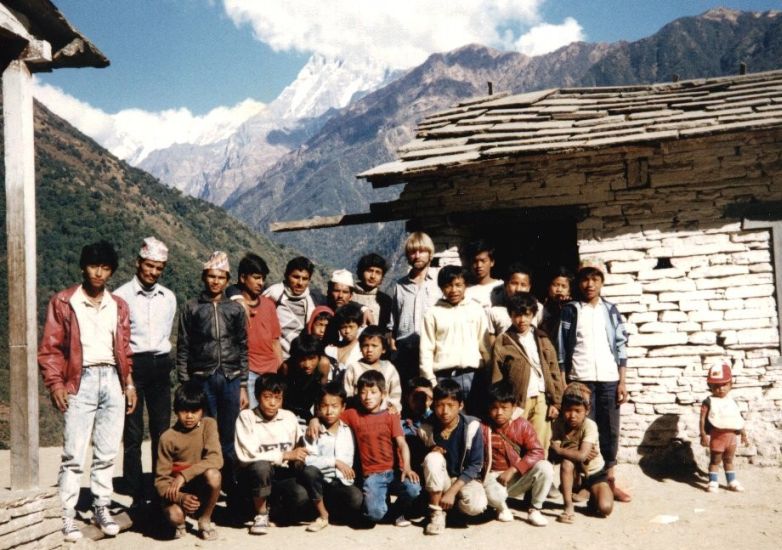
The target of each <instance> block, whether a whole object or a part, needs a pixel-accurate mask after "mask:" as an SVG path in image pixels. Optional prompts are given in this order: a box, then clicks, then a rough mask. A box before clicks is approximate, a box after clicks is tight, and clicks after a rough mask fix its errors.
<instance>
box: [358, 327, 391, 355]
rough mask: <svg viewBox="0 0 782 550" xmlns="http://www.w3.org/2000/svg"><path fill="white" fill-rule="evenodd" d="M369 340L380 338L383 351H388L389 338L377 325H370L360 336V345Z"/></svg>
mask: <svg viewBox="0 0 782 550" xmlns="http://www.w3.org/2000/svg"><path fill="white" fill-rule="evenodd" d="M369 338H380V343H381V344H382V345H383V351H387V350H388V338H387V337H386V331H385V330H383V329H382V328H380V327H379V326H377V325H369V326H368V327H366V328H364V330H363V331H362V332H361V334H359V336H358V345H359V346H360V345H361V344H363V343H364V340H368V339H369Z"/></svg>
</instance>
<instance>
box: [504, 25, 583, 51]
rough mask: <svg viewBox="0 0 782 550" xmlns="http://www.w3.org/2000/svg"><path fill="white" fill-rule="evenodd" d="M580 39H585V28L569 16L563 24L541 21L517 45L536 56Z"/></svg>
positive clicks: (519, 49) (517, 47)
mask: <svg viewBox="0 0 782 550" xmlns="http://www.w3.org/2000/svg"><path fill="white" fill-rule="evenodd" d="M580 40H584V29H583V28H582V27H581V25H579V24H578V21H576V20H575V19H573V18H572V17H568V18H566V19H565V21H564V22H563V23H562V24H561V25H552V24H550V23H541V24H539V25H536V26H534V27H532V28H531V29H530V30H529V31H527V32H526V33H525V34H524V35H522V36H521V37H520V38H519V39H518V40H517V41H516V42H515V46H516V50H518V51H520V52H521V53H523V54H526V55H529V56H534V55H542V54H544V53H548V52H553V51H554V50H556V49H559V48H561V47H562V46H566V45H567V44H570V43H571V42H577V41H580Z"/></svg>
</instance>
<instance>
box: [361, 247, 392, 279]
mask: <svg viewBox="0 0 782 550" xmlns="http://www.w3.org/2000/svg"><path fill="white" fill-rule="evenodd" d="M370 267H378V268H380V269H381V270H382V271H383V275H385V274H386V271H388V262H386V259H385V258H384V257H383V256H381V255H380V254H375V253H374V252H370V253H369V254H364V255H363V256H361V258H360V259H359V260H358V265H356V275H358V278H359V280H361V276H362V275H363V274H364V272H365V271H366V270H367V269H369V268H370Z"/></svg>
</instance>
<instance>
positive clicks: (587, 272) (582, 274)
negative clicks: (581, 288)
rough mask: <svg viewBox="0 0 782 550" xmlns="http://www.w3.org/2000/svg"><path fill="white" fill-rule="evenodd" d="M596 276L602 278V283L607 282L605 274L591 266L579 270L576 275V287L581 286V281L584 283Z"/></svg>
mask: <svg viewBox="0 0 782 550" xmlns="http://www.w3.org/2000/svg"><path fill="white" fill-rule="evenodd" d="M594 275H597V276H598V277H600V280H601V281H605V278H606V277H605V274H604V273H603V272H602V271H600V270H599V269H598V268H596V267H591V266H590V267H582V268H581V269H579V270H578V273H576V285H578V284H580V283H581V281H583V280H584V279H588V278H589V277H592V276H594Z"/></svg>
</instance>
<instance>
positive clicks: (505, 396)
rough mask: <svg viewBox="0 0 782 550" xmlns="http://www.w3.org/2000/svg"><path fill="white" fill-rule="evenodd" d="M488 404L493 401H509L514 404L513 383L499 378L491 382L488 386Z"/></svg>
mask: <svg viewBox="0 0 782 550" xmlns="http://www.w3.org/2000/svg"><path fill="white" fill-rule="evenodd" d="M488 397H489V400H488V403H489V405H492V404H494V403H511V404H512V405H515V404H516V401H517V399H516V392H514V391H513V385H512V384H511V383H510V382H508V381H507V380H501V381H500V382H497V383H496V384H492V386H491V388H489V395H488Z"/></svg>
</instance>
